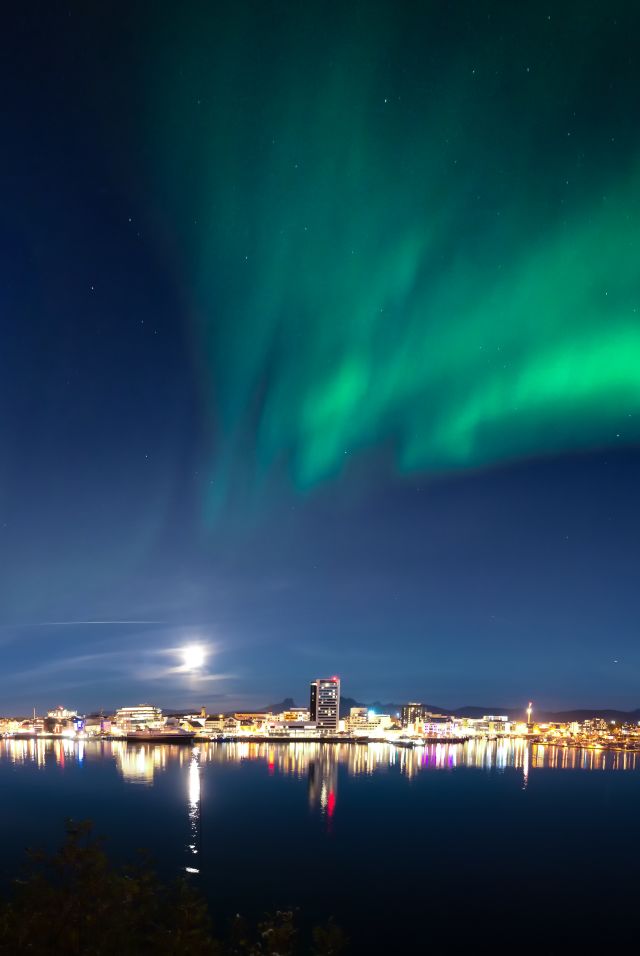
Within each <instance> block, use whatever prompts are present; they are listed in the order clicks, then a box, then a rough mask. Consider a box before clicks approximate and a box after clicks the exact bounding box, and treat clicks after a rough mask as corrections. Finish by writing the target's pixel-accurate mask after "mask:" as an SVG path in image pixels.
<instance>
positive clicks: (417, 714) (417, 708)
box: [402, 701, 430, 727]
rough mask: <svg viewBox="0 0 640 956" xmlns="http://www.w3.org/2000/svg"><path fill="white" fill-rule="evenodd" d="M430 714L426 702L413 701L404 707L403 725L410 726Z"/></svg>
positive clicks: (423, 719) (420, 721)
mask: <svg viewBox="0 0 640 956" xmlns="http://www.w3.org/2000/svg"><path fill="white" fill-rule="evenodd" d="M429 716H430V714H429V711H428V710H427V708H426V707H425V706H424V704H418V703H416V702H415V701H413V702H412V703H410V704H405V705H404V707H403V708H402V726H403V727H409V726H413V725H414V724H417V723H422V722H423V721H425V720H426V719H427V717H429Z"/></svg>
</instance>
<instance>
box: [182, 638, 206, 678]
mask: <svg viewBox="0 0 640 956" xmlns="http://www.w3.org/2000/svg"><path fill="white" fill-rule="evenodd" d="M182 660H183V664H184V668H185V670H188V671H197V670H199V668H201V667H202V666H203V665H204V661H205V653H204V649H203V648H202V647H198V646H197V645H196V644H193V645H191V646H190V647H184V648H183V649H182Z"/></svg>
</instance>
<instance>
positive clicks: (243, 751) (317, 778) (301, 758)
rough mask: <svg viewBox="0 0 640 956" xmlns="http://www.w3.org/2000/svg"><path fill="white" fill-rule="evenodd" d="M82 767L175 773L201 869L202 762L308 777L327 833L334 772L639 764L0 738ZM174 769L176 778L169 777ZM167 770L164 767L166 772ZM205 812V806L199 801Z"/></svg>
mask: <svg viewBox="0 0 640 956" xmlns="http://www.w3.org/2000/svg"><path fill="white" fill-rule="evenodd" d="M3 761H4V762H6V763H11V764H13V765H15V766H16V767H19V766H21V765H24V766H30V767H31V768H33V769H35V770H36V772H38V771H40V770H45V769H46V768H47V767H50V768H53V769H57V770H63V771H64V770H65V769H66V770H67V771H68V770H71V769H72V768H75V770H76V771H78V772H80V773H84V766H83V765H84V764H92V763H97V762H102V763H106V764H107V765H108V764H109V763H111V765H112V766H114V767H115V769H116V771H117V774H118V775H119V776H120V778H121V779H122V780H123V781H124V782H125V783H126V784H133V785H136V786H142V787H147V788H149V787H153V786H154V784H156V783H157V782H158V780H159V778H160V777H161V776H163V775H165V773H167V771H170V770H171V771H173V774H174V779H178V780H180V781H181V783H180V787H181V788H184V789H183V791H182V792H183V794H184V797H183V800H184V803H182V806H183V807H184V811H183V813H184V816H183V820H184V821H185V825H186V831H185V836H184V838H183V839H184V842H183V843H182V846H183V853H184V856H183V857H182V860H183V862H182V866H183V868H184V870H186V872H187V873H189V874H201V873H202V864H203V854H202V847H201V843H202V834H201V828H202V812H203V802H202V782H203V774H204V771H205V769H206V768H207V767H208V768H209V779H214V778H215V771H216V767H220V769H221V770H222V769H223V768H225V767H226V768H228V769H232V768H233V767H234V766H236V767H240V766H242V765H243V764H251V765H254V766H255V768H256V769H257V770H260V768H263V769H264V773H265V777H266V778H268V777H276V776H281V777H289V778H293V779H297V780H299V781H300V782H304V783H305V784H306V788H305V789H306V793H307V799H308V804H309V808H310V810H311V811H312V812H313V813H317V814H318V815H319V816H320V818H321V819H322V820H323V829H325V831H326V832H327V833H328V834H330V833H331V832H332V828H333V825H334V817H335V814H336V809H337V804H338V790H339V780H340V778H342V779H343V780H344V778H345V777H365V778H366V777H372V776H373V775H377V776H383V775H388V774H394V775H396V776H397V777H400V778H404V779H406V780H408V781H410V780H412V779H414V778H417V777H418V776H420V775H423V776H424V775H425V774H429V773H434V772H435V773H448V774H455V773H457V772H459V771H461V770H466V771H468V770H475V771H476V772H477V773H478V774H502V773H504V772H505V771H507V770H512V771H515V772H516V773H519V774H520V775H521V780H522V789H526V788H527V786H528V784H530V783H531V779H532V777H534V776H535V773H536V771H538V770H545V771H562V770H573V771H574V772H585V771H586V772H598V771H625V770H627V771H633V770H640V755H639V754H636V753H633V752H622V751H620V752H616V751H607V750H602V749H598V750H596V749H593V750H591V749H589V750H588V749H579V748H568V747H553V746H544V745H542V744H531V743H528V742H527V741H525V740H507V739H505V740H497V741H496V740H493V741H489V740H475V741H474V740H471V741H468V742H466V743H464V744H445V743H443V744H431V745H429V746H425V747H421V748H415V749H411V748H401V747H394V746H391V745H389V744H385V743H368V744H360V743H357V744H356V743H353V744H352V743H337V744H321V743H279V744H275V743H265V742H261V743H260V742H251V741H248V740H247V741H236V742H227V743H204V744H198V745H197V746H190V745H176V744H158V743H127V742H125V741H95V740H94V741H91V740H88V741H74V740H70V739H66V738H61V739H55V740H52V739H36V738H31V739H22V740H16V739H12V738H5V739H2V740H0V762H3ZM176 771H177V778H176V777H175V774H176ZM167 777H168V774H167ZM205 813H206V807H205Z"/></svg>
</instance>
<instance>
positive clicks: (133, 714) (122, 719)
mask: <svg viewBox="0 0 640 956" xmlns="http://www.w3.org/2000/svg"><path fill="white" fill-rule="evenodd" d="M115 724H116V726H117V728H118V729H119V730H122V731H125V732H126V733H130V732H131V731H135V730H144V729H145V728H146V729H148V730H160V728H161V727H163V726H164V718H163V716H162V711H161V710H160V708H159V707H152V706H151V704H137V705H136V706H134V707H120V708H119V709H118V710H117V711H116V714H115Z"/></svg>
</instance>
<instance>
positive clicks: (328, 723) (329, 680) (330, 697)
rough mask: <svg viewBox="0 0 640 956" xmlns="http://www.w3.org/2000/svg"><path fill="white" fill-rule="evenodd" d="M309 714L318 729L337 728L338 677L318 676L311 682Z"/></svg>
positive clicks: (338, 715) (334, 729)
mask: <svg viewBox="0 0 640 956" xmlns="http://www.w3.org/2000/svg"><path fill="white" fill-rule="evenodd" d="M309 716H310V718H311V720H312V721H313V723H315V725H316V727H317V728H318V730H333V731H334V732H335V731H337V730H338V723H339V721H340V678H339V677H319V678H318V680H314V681H312V682H311V688H310V694H309Z"/></svg>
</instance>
